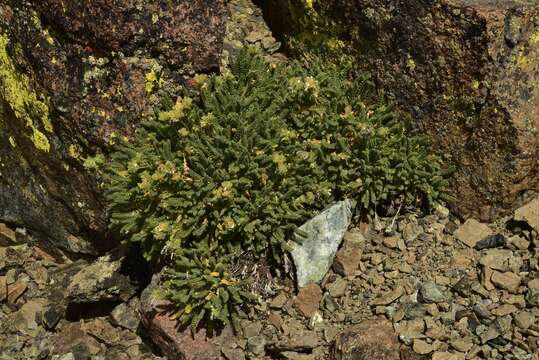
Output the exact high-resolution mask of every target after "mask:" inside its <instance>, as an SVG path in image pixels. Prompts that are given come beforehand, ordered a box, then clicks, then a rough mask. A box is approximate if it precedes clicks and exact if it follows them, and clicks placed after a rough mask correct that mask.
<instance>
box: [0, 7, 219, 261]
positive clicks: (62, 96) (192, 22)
mask: <svg viewBox="0 0 539 360" xmlns="http://www.w3.org/2000/svg"><path fill="white" fill-rule="evenodd" d="M227 18H228V12H227V8H226V5H225V1H224V0H213V1H208V0H181V1H173V2H172V1H167V0H150V1H134V0H115V1H112V0H97V1H94V0H83V1H61V0H45V1H44V0H6V1H2V2H1V4H0V221H4V222H7V223H9V224H13V225H16V226H23V227H26V228H27V229H28V230H31V231H32V232H33V233H35V234H37V235H39V236H40V237H41V238H42V239H44V240H49V241H50V242H51V243H52V245H53V246H54V247H57V248H60V249H61V250H63V251H64V252H65V253H66V254H68V255H69V254H73V255H77V256H80V255H81V254H86V255H95V254H98V253H102V252H103V251H106V250H108V249H110V248H111V247H113V246H115V245H116V244H117V242H116V241H112V240H111V239H110V238H108V236H107V235H106V222H105V212H104V204H103V200H102V196H101V192H100V190H99V189H98V186H97V181H96V179H95V176H94V174H93V173H92V171H87V169H86V168H85V167H84V166H83V163H84V159H85V158H86V157H87V156H88V155H94V154H95V153H96V152H105V153H106V152H107V151H108V150H109V149H110V146H111V144H113V143H115V142H117V141H118V139H123V138H124V136H127V137H129V136H130V135H132V134H133V131H134V130H135V128H136V127H137V125H138V124H139V123H140V121H141V120H143V119H144V118H145V117H147V116H148V115H150V114H152V112H153V108H154V106H157V105H158V104H159V101H160V99H161V98H163V97H170V98H171V99H172V100H174V99H175V97H176V96H177V95H178V94H179V85H180V84H181V83H182V82H184V79H185V78H187V77H188V76H191V75H193V74H194V73H195V72H211V71H214V70H217V69H218V68H219V65H220V56H221V52H222V47H223V39H224V37H225V33H226V21H227ZM88 164H90V165H91V163H89V162H87V165H88Z"/></svg>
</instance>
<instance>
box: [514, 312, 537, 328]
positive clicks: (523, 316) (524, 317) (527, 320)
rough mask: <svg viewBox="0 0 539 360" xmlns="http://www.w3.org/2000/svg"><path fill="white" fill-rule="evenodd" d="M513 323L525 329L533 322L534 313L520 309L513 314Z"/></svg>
mask: <svg viewBox="0 0 539 360" xmlns="http://www.w3.org/2000/svg"><path fill="white" fill-rule="evenodd" d="M514 319H515V325H516V326H518V327H519V328H521V329H527V328H529V327H530V326H532V325H533V324H534V323H535V315H534V314H533V313H532V312H531V311H520V312H519V313H518V314H516V315H515V317H514Z"/></svg>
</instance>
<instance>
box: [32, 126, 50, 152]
mask: <svg viewBox="0 0 539 360" xmlns="http://www.w3.org/2000/svg"><path fill="white" fill-rule="evenodd" d="M33 131H34V134H33V135H32V142H33V143H34V146H35V147H36V148H38V149H39V150H43V151H45V152H49V151H50V149H51V144H50V143H49V139H47V137H46V136H45V135H44V134H43V133H42V132H41V131H39V130H38V129H36V128H34V129H33Z"/></svg>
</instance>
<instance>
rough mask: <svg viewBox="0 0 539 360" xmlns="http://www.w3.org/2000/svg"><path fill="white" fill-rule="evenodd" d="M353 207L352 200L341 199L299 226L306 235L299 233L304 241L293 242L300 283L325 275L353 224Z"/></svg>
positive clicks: (304, 283) (293, 253)
mask: <svg viewBox="0 0 539 360" xmlns="http://www.w3.org/2000/svg"><path fill="white" fill-rule="evenodd" d="M352 208H353V203H352V201H351V200H344V201H340V202H338V203H336V204H335V205H333V206H331V207H330V208H328V209H326V210H324V211H323V212H322V213H320V214H319V215H317V216H315V217H314V218H313V219H311V220H309V221H308V222H306V223H305V224H303V225H302V226H301V227H300V228H299V230H300V231H301V232H303V233H305V234H306V237H304V238H300V237H298V239H299V240H301V244H297V243H295V242H291V243H290V246H291V247H292V251H291V254H292V258H293V259H294V264H295V265H296V271H297V281H298V287H300V288H301V287H303V286H305V285H306V284H308V283H309V282H311V281H313V282H319V281H320V280H322V278H323V277H324V275H326V273H327V271H328V270H329V268H330V267H331V265H332V264H333V259H334V257H335V253H336V252H337V248H338V247H339V244H340V243H341V241H342V238H343V236H344V234H345V232H346V230H347V229H348V226H349V225H350V220H351V218H352Z"/></svg>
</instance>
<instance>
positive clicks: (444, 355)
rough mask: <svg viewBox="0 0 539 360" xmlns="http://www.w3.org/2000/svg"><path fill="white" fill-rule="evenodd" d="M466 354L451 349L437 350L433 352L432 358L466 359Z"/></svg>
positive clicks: (447, 359) (438, 359) (440, 359)
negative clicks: (452, 351) (453, 351)
mask: <svg viewBox="0 0 539 360" xmlns="http://www.w3.org/2000/svg"><path fill="white" fill-rule="evenodd" d="M464 359H465V357H464V354H460V353H451V352H449V351H436V352H435V353H433V354H432V358H431V360H464Z"/></svg>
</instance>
